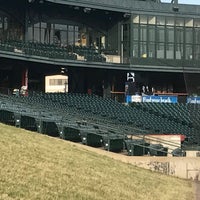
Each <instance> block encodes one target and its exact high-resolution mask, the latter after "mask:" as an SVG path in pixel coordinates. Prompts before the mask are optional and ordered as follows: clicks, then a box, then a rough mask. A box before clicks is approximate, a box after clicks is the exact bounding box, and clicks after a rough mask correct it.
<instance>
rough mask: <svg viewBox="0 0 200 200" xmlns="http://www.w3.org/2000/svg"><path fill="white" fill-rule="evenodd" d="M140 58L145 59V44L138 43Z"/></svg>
mask: <svg viewBox="0 0 200 200" xmlns="http://www.w3.org/2000/svg"><path fill="white" fill-rule="evenodd" d="M140 57H141V58H146V57H147V43H146V42H140Z"/></svg>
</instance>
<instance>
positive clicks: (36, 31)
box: [34, 28, 40, 42]
mask: <svg viewBox="0 0 200 200" xmlns="http://www.w3.org/2000/svg"><path fill="white" fill-rule="evenodd" d="M34 41H35V42H40V29H39V28H34Z"/></svg>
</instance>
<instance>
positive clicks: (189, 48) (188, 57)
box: [185, 45, 193, 60]
mask: <svg viewBox="0 0 200 200" xmlns="http://www.w3.org/2000/svg"><path fill="white" fill-rule="evenodd" d="M185 59H186V60H192V59H193V56H192V45H186V47H185Z"/></svg>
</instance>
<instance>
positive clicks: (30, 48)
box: [0, 41, 106, 62]
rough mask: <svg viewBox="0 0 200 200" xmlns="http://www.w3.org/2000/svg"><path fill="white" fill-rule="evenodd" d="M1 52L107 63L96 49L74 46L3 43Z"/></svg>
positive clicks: (0, 43) (21, 42) (20, 42)
mask: <svg viewBox="0 0 200 200" xmlns="http://www.w3.org/2000/svg"><path fill="white" fill-rule="evenodd" d="M0 50H3V51H10V52H15V53H20V54H27V55H34V56H40V57H47V58H54V59H68V60H79V57H83V59H81V60H84V61H88V62H90V61H92V62H106V58H105V57H104V56H102V55H101V54H99V53H98V52H97V51H96V50H95V49H93V48H87V47H80V46H72V45H69V46H66V47H61V46H57V45H54V44H44V43H39V42H23V41H1V42H0Z"/></svg>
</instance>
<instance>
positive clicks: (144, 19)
mask: <svg viewBox="0 0 200 200" xmlns="http://www.w3.org/2000/svg"><path fill="white" fill-rule="evenodd" d="M140 24H147V16H145V15H140Z"/></svg>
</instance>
